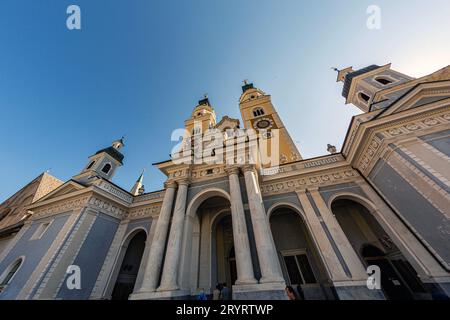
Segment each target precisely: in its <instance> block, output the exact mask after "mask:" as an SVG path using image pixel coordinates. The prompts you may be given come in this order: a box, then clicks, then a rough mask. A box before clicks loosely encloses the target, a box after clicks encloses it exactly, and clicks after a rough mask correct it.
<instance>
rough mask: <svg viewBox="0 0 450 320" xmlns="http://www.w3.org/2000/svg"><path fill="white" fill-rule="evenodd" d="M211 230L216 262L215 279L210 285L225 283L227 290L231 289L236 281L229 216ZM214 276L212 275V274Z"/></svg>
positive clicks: (231, 228)
mask: <svg viewBox="0 0 450 320" xmlns="http://www.w3.org/2000/svg"><path fill="white" fill-rule="evenodd" d="M215 224H216V226H215V228H214V229H213V230H211V231H212V232H213V241H214V240H215V241H214V242H215V243H214V242H213V243H212V245H213V246H215V247H216V250H215V251H214V250H213V259H214V256H215V260H216V278H215V279H212V281H213V282H212V284H213V285H214V286H215V284H218V283H221V284H223V283H226V284H227V287H228V288H232V286H233V285H234V284H235V282H236V279H237V270H236V258H235V254H234V239H233V226H232V221H231V215H230V214H227V215H225V216H223V217H221V218H219V221H218V222H217V223H215ZM213 274H214V273H213Z"/></svg>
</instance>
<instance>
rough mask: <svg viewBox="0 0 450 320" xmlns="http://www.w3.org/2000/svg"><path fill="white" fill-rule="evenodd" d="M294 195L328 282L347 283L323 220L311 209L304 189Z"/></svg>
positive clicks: (346, 277)
mask: <svg viewBox="0 0 450 320" xmlns="http://www.w3.org/2000/svg"><path fill="white" fill-rule="evenodd" d="M296 193H297V196H298V200H299V201H300V203H301V205H302V207H303V211H304V213H305V223H306V224H307V225H308V226H309V228H310V231H311V236H312V239H314V240H315V243H316V245H317V249H318V251H319V255H320V256H321V258H322V261H323V263H324V265H325V268H326V270H327V273H328V275H329V277H330V280H332V281H333V282H338V281H348V280H349V277H348V276H347V275H346V274H345V270H344V269H343V266H342V264H341V262H340V261H339V258H338V257H337V253H336V252H335V251H334V249H333V245H332V244H331V242H330V241H331V240H330V239H329V238H328V237H327V234H326V232H325V230H324V228H323V226H322V223H323V218H322V217H321V216H318V214H317V213H316V212H315V210H314V208H313V207H312V204H311V202H310V201H309V199H308V196H307V195H306V189H302V190H297V191H296Z"/></svg>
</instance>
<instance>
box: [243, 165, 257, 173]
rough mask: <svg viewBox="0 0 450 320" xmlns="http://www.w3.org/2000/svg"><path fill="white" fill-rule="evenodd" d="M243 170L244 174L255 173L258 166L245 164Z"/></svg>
mask: <svg viewBox="0 0 450 320" xmlns="http://www.w3.org/2000/svg"><path fill="white" fill-rule="evenodd" d="M242 170H243V171H244V173H245V172H248V171H252V172H255V171H256V166H255V165H254V164H245V165H243V166H242Z"/></svg>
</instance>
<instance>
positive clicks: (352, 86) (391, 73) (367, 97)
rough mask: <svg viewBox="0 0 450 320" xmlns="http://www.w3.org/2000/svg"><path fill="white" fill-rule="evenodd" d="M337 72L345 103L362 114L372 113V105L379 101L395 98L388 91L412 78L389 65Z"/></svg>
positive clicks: (346, 69) (349, 68)
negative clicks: (342, 84)
mask: <svg viewBox="0 0 450 320" xmlns="http://www.w3.org/2000/svg"><path fill="white" fill-rule="evenodd" d="M333 69H334V70H335V71H337V73H338V75H337V80H336V81H337V82H343V83H344V86H343V88H342V96H343V97H344V98H345V100H346V101H345V103H346V104H348V103H351V104H353V105H354V106H356V107H357V108H359V109H360V110H361V111H362V112H369V111H372V110H373V109H374V108H373V106H374V104H376V103H378V102H380V101H381V100H385V101H387V100H389V99H391V98H395V97H394V96H393V95H392V94H390V93H389V92H390V91H393V90H392V88H394V87H396V86H398V85H399V84H403V83H405V82H408V81H411V80H413V79H414V78H412V77H410V76H407V75H405V74H403V73H400V72H398V71H395V70H392V69H391V64H390V63H389V64H386V65H384V66H378V65H370V66H368V67H365V68H362V69H359V70H353V68H352V67H348V68H345V69H342V70H338V69H337V68H333Z"/></svg>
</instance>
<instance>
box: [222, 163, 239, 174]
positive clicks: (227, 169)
mask: <svg viewBox="0 0 450 320" xmlns="http://www.w3.org/2000/svg"><path fill="white" fill-rule="evenodd" d="M225 172H226V173H227V174H228V175H229V176H230V175H232V174H239V166H236V165H232V166H226V167H225Z"/></svg>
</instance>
